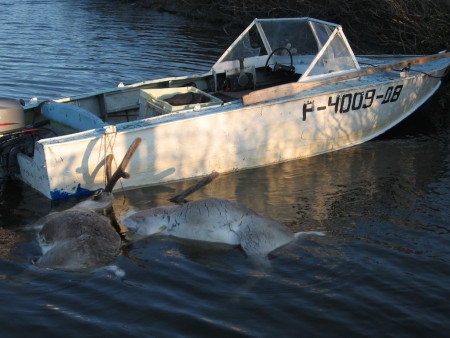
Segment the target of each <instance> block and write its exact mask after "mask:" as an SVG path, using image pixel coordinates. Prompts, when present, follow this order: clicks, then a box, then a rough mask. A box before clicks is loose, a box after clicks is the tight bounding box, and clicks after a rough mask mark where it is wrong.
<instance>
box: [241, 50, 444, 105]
mask: <svg viewBox="0 0 450 338" xmlns="http://www.w3.org/2000/svg"><path fill="white" fill-rule="evenodd" d="M448 57H450V53H441V54H433V55H427V56H422V57H417V58H413V59H408V60H404V61H399V62H395V63H390V64H387V65H384V66H379V67H373V68H369V69H363V70H358V71H355V72H353V73H348V74H343V75H338V76H335V77H331V78H327V79H323V80H317V81H311V82H293V83H287V84H283V85H279V86H275V87H270V88H266V89H261V90H256V91H254V92H251V93H250V94H247V95H245V96H243V97H242V102H243V104H244V105H245V106H247V105H250V104H254V103H261V102H266V101H270V100H274V99H278V98H281V97H286V96H291V95H295V94H298V93H301V92H302V91H304V90H306V89H310V88H314V87H318V86H323V85H327V84H330V83H335V82H339V81H345V80H349V79H353V78H356V77H360V76H367V75H373V74H377V73H382V72H388V71H390V70H394V69H401V68H405V67H411V66H414V65H420V64H423V63H427V62H431V61H435V60H439V59H444V58H448Z"/></svg>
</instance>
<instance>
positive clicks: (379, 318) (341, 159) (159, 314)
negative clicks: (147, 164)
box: [0, 0, 450, 337]
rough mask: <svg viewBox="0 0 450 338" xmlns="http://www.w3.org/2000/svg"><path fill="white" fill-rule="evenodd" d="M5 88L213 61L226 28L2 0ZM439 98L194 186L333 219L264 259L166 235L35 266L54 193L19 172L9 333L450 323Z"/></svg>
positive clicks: (0, 53)
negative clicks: (73, 267)
mask: <svg viewBox="0 0 450 338" xmlns="http://www.w3.org/2000/svg"><path fill="white" fill-rule="evenodd" d="M0 27H1V29H0V69H1V77H0V93H1V94H0V96H4V97H14V98H23V99H25V100H26V101H27V100H29V99H30V98H32V97H38V98H39V99H45V98H56V97H61V96H67V95H73V94H78V93H82V92H89V91H92V90H95V89H101V88H107V87H114V86H116V85H117V84H118V83H119V82H124V83H133V82H139V81H143V80H148V79H151V78H157V77H161V76H172V75H182V74H188V73H192V72H199V71H205V70H207V69H208V68H209V67H211V65H212V64H213V63H214V60H215V59H216V58H217V57H218V56H219V55H220V54H221V53H222V52H223V51H224V49H225V48H226V47H227V46H228V44H229V43H230V41H231V38H230V37H228V36H226V35H225V34H224V31H223V30H222V29H220V28H219V27H215V26H212V25H207V24H202V23H200V22H192V21H189V20H186V19H183V18H179V17H176V16H173V15H170V14H164V13H159V12H154V11H150V10H144V9H141V8H138V7H136V6H132V5H130V4H120V3H116V2H113V1H100V0H96V1H88V0H79V1H69V0H58V1H56V0H41V1H34V0H19V1H13V0H0ZM447 116H448V108H446V109H444V108H442V106H441V105H440V101H439V99H434V100H432V101H431V102H429V103H427V104H426V105H425V107H424V108H423V109H421V110H420V111H418V112H417V113H416V114H414V115H413V116H412V117H410V118H408V119H407V120H406V121H404V122H403V123H402V124H401V125H400V126H398V127H396V128H395V129H394V130H392V131H390V132H388V133H387V134H385V135H383V136H382V137H380V138H378V139H376V140H373V141H371V142H368V143H366V144H363V145H360V146H356V147H353V148H350V149H347V150H343V151H338V152H334V153H330V154H326V155H322V156H317V157H314V158H308V159H303V160H298V161H292V162H288V163H283V164H279V165H273V166H269V167H265V168H260V169H255V170H248V171H242V172H238V173H231V174H224V175H221V177H219V178H218V179H217V180H216V181H214V182H213V183H212V184H210V185H209V186H207V187H205V188H204V189H202V190H201V191H198V192H197V193H196V194H195V195H194V196H192V199H199V198H202V197H221V198H228V199H231V200H235V201H238V202H241V203H243V204H245V205H246V206H248V207H250V208H252V209H254V210H256V211H257V212H259V213H261V214H264V215H266V216H270V217H272V218H275V219H277V220H278V221H280V222H282V223H283V224H285V225H287V226H288V227H290V228H291V229H292V230H293V231H309V230H314V231H322V232H324V233H325V234H326V236H324V237H318V236H307V237H304V238H302V239H300V240H298V241H297V242H295V243H293V244H291V245H288V246H287V247H284V248H281V249H279V250H277V251H275V252H274V253H273V254H271V255H270V257H269V264H265V265H263V266H260V265H257V264H255V263H254V262H252V261H251V260H250V259H248V258H247V257H246V256H245V254H244V253H243V252H242V251H241V250H240V249H239V248H234V247H227V246H223V245H213V244H209V245H206V244H200V243H196V242H186V241H179V240H174V239H172V238H161V237H154V238H149V239H147V240H143V241H140V242H136V243H134V244H133V245H132V246H128V247H124V249H123V252H122V253H121V255H120V256H118V257H117V259H116V260H115V261H114V262H113V263H114V264H115V265H117V266H118V267H119V268H120V269H121V270H123V271H124V273H125V276H124V277H118V276H117V275H115V274H114V273H111V272H108V271H106V270H98V271H94V272H92V273H67V272H61V271H52V270H45V269H40V268H37V267H35V266H34V265H32V264H31V261H32V259H35V258H37V257H39V254H40V250H39V247H38V245H37V243H36V241H35V234H34V232H33V230H31V229H30V227H29V226H30V224H32V223H33V222H34V221H36V220H37V219H39V218H40V217H42V216H44V215H46V214H48V213H49V212H51V211H57V210H63V209H65V208H68V207H70V206H71V205H73V204H74V203H75V202H74V201H66V202H60V203H57V204H56V203H53V204H52V203H50V202H49V201H48V200H46V199H45V198H43V197H41V196H40V195H39V194H38V193H36V192H35V191H33V190H31V189H29V188H28V187H26V186H24V185H22V184H20V183H18V182H7V183H3V185H2V190H1V193H2V195H1V204H0V235H1V237H0V239H1V242H0V244H1V247H0V300H1V301H0V334H1V336H2V337H8V336H20V337H23V336H36V337H39V336H42V337H44V336H45V337H49V336H63V335H64V336H67V337H72V336H86V335H89V336H102V335H108V336H120V337H127V336H158V337H161V336H205V337H206V336H208V337H210V336H225V335H226V336H238V335H242V336H263V337H273V336H277V335H278V336H286V337H287V336H291V337H294V336H295V337H314V336H318V337H344V336H345V337H348V336H371V337H376V336H395V337H402V336H406V337H412V336H417V337H425V336H427V337H439V336H442V337H444V336H446V335H447V334H448V328H449V325H450V305H449V299H450V290H449V285H450V246H449V244H450V235H449V232H450V221H449V219H450V151H449V150H450V146H449V145H450V123H449V118H448V117H447ZM190 183H192V182H181V183H174V184H167V185H164V186H159V187H151V188H146V189H137V190H133V191H127V192H125V193H123V192H122V193H118V194H116V197H117V200H116V202H115V205H114V209H115V212H116V213H117V214H122V213H124V212H127V211H128V210H130V209H135V210H139V209H143V208H148V207H153V206H157V205H165V204H168V202H167V199H168V198H169V197H171V196H173V195H174V194H176V193H177V192H180V191H181V189H183V188H185V187H187V186H188V185H189V184H190Z"/></svg>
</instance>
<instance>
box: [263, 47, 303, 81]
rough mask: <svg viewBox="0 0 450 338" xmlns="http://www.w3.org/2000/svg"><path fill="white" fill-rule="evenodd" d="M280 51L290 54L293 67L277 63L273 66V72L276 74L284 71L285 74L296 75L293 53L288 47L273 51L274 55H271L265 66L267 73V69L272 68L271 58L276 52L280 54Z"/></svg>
mask: <svg viewBox="0 0 450 338" xmlns="http://www.w3.org/2000/svg"><path fill="white" fill-rule="evenodd" d="M280 50H286V51H287V52H288V54H289V56H290V58H291V65H290V66H286V65H282V64H280V63H277V62H275V65H274V66H273V71H274V72H279V71H284V72H285V73H287V74H288V75H292V74H294V73H295V67H294V62H293V59H292V53H291V51H290V50H289V49H288V48H286V47H278V48H275V49H274V50H273V51H272V53H270V55H269V57H268V58H267V61H266V64H265V66H264V69H265V70H266V71H267V69H268V68H270V67H268V64H269V60H270V58H271V57H272V56H273V55H274V54H275V53H276V52H278V51H280Z"/></svg>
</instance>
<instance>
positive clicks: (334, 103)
mask: <svg viewBox="0 0 450 338" xmlns="http://www.w3.org/2000/svg"><path fill="white" fill-rule="evenodd" d="M402 89H403V85H398V86H395V87H394V86H389V87H388V88H387V89H386V92H384V93H383V94H381V93H377V90H376V89H368V90H366V91H362V92H356V93H347V94H343V95H336V96H329V97H328V104H324V105H320V106H317V107H316V105H315V104H314V100H312V101H307V102H305V103H304V104H303V121H305V120H306V115H307V114H308V113H313V112H315V111H321V110H326V109H327V108H330V107H331V108H333V109H334V112H335V113H336V114H337V113H340V114H345V113H348V112H349V111H354V110H359V109H367V108H370V107H371V106H372V105H373V103H374V102H375V101H381V104H386V103H392V102H395V101H397V100H398V99H399V97H400V94H401V92H402Z"/></svg>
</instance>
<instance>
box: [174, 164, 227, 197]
mask: <svg viewBox="0 0 450 338" xmlns="http://www.w3.org/2000/svg"><path fill="white" fill-rule="evenodd" d="M217 177H219V173H218V172H217V171H213V172H212V173H211V174H209V175H208V176H206V177H204V178H202V179H201V180H200V181H198V182H197V183H195V184H194V185H191V186H190V187H189V188H187V189H186V190H184V191H182V192H181V193H180V194H178V195H176V196H174V197H172V198H171V199H169V201H170V202H172V203H177V204H181V203H186V200H185V198H186V197H188V196H189V195H190V194H192V193H194V192H195V191H197V190H198V189H200V188H202V187H204V186H205V185H207V184H209V183H211V182H212V181H213V180H214V179H216V178H217Z"/></svg>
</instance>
